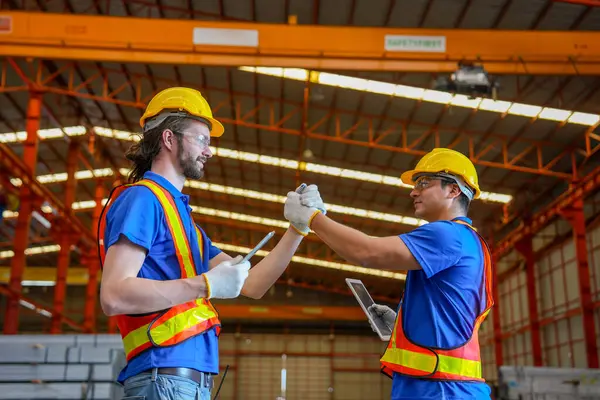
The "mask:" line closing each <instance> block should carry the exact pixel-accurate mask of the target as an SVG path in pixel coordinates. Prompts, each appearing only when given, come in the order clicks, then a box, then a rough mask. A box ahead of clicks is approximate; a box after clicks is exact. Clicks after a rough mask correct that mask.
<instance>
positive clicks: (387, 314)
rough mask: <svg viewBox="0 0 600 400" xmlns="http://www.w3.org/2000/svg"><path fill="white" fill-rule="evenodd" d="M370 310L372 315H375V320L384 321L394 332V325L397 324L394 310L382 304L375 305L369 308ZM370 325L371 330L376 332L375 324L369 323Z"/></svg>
mask: <svg viewBox="0 0 600 400" xmlns="http://www.w3.org/2000/svg"><path fill="white" fill-rule="evenodd" d="M368 310H369V312H370V313H371V315H373V316H374V317H375V318H380V319H382V320H383V322H384V323H385V324H386V325H387V326H388V327H389V328H390V329H391V330H394V324H395V323H396V312H395V311H394V310H392V309H391V308H389V307H388V306H384V305H381V304H373V305H372V306H370V307H369V308H368ZM369 324H371V329H373V331H375V328H374V327H373V323H372V322H371V321H369Z"/></svg>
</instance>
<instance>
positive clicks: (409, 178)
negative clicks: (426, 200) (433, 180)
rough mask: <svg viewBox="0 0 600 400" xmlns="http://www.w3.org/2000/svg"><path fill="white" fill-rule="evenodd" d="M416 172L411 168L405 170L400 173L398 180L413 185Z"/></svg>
mask: <svg viewBox="0 0 600 400" xmlns="http://www.w3.org/2000/svg"><path fill="white" fill-rule="evenodd" d="M416 172H417V171H416V170H414V169H411V170H410V171H406V172H404V173H403V174H402V175H400V180H401V181H402V183H404V184H406V185H411V186H414V184H415V182H414V181H413V177H414V176H415V173H416Z"/></svg>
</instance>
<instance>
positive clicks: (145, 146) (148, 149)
mask: <svg viewBox="0 0 600 400" xmlns="http://www.w3.org/2000/svg"><path fill="white" fill-rule="evenodd" d="M187 123H188V122H187V118H185V117H179V116H176V117H168V118H167V119H166V120H164V121H163V122H162V123H161V124H160V125H158V126H157V127H156V128H153V129H149V130H148V131H146V132H144V133H143V134H142V135H141V139H140V141H138V142H136V143H134V144H133V145H131V147H130V148H129V149H128V150H127V152H126V153H125V157H126V158H127V159H128V160H129V161H131V162H132V163H133V167H132V168H131V172H130V173H129V176H128V180H129V182H130V183H134V182H137V181H139V180H141V179H143V178H144V174H145V173H146V172H147V171H150V169H151V168H152V162H153V161H154V159H155V158H156V156H157V155H158V153H160V149H161V147H162V146H161V143H162V133H163V131H164V130H165V129H170V130H171V131H173V133H175V136H177V140H178V141H179V142H181V137H180V132H182V131H183V130H184V129H185V128H186V127H187Z"/></svg>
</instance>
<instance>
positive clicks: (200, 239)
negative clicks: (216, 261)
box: [192, 221, 204, 261]
mask: <svg viewBox="0 0 600 400" xmlns="http://www.w3.org/2000/svg"><path fill="white" fill-rule="evenodd" d="M192 223H194V222H193V221H192ZM194 228H196V236H198V248H200V261H204V240H203V239H202V232H200V229H198V225H196V223H194Z"/></svg>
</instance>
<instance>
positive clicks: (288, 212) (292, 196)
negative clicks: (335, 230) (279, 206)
mask: <svg viewBox="0 0 600 400" xmlns="http://www.w3.org/2000/svg"><path fill="white" fill-rule="evenodd" d="M319 212H321V211H319V210H317V209H316V208H311V207H306V206H303V205H302V203H300V194H299V193H296V192H289V193H288V195H287V199H286V200H285V206H284V208H283V216H284V217H285V219H287V220H288V221H290V223H291V224H292V226H293V227H294V228H295V229H296V231H297V232H298V233H299V234H301V235H303V236H306V235H308V234H309V233H310V222H311V221H312V219H313V218H314V217H315V215H317V214H318V213H319Z"/></svg>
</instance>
